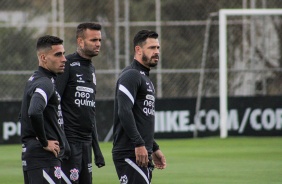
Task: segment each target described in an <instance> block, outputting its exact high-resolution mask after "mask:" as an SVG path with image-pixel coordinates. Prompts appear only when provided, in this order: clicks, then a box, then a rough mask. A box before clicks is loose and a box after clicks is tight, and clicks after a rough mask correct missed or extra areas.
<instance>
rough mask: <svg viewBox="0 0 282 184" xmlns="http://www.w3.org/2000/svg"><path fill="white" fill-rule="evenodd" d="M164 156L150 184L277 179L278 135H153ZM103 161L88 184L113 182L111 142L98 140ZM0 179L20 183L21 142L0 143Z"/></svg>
mask: <svg viewBox="0 0 282 184" xmlns="http://www.w3.org/2000/svg"><path fill="white" fill-rule="evenodd" d="M157 142H158V143H159V145H160V147H161V150H162V151H163V153H164V154H165V156H166V159H167V168H166V169H165V170H157V169H155V170H154V172H153V180H152V183H153V184H281V183H282V138H281V137H263V138H262V137H229V138H227V139H220V138H217V137H212V138H198V139H174V140H157ZM100 146H101V149H102V152H103V155H104V157H105V160H106V166H105V167H102V168H100V169H98V168H97V167H96V166H94V165H93V183H95V184H114V183H119V182H118V178H117V175H116V173H115V168H114V165H113V162H112V156H111V148H112V143H111V142H109V143H104V142H101V143H100ZM0 155H1V157H0V183H1V184H22V183H23V174H22V167H21V145H20V144H16V145H1V146H0Z"/></svg>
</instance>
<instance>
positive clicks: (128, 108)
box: [117, 70, 145, 147]
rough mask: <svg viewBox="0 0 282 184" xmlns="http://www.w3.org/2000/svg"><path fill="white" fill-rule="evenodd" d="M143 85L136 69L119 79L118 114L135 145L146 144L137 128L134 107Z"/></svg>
mask: <svg viewBox="0 0 282 184" xmlns="http://www.w3.org/2000/svg"><path fill="white" fill-rule="evenodd" d="M140 85H141V76H140V74H139V73H138V72H137V71H136V70H129V71H127V72H126V73H124V74H123V75H121V77H120V78H119V81H118V89H117V101H118V116H119V118H120V122H121V125H122V127H123V128H124V131H125V133H126V134H127V136H128V137H129V138H130V139H131V140H132V143H133V144H134V145H135V147H139V146H144V145H145V142H144V140H143V139H142V137H141V135H140V133H139V132H138V130H137V126H136V122H135V119H134V114H133V112H132V108H133V106H134V101H135V99H136V95H137V92H138V88H139V87H140Z"/></svg>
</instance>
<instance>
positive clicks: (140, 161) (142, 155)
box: [135, 146, 149, 167]
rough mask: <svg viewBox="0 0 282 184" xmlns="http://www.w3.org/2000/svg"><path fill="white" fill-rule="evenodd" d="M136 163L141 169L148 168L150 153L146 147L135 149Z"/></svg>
mask: <svg viewBox="0 0 282 184" xmlns="http://www.w3.org/2000/svg"><path fill="white" fill-rule="evenodd" d="M135 156H136V163H137V165H138V166H139V167H147V166H148V162H149V159H148V151H147V149H146V147H145V146H140V147H136V148H135Z"/></svg>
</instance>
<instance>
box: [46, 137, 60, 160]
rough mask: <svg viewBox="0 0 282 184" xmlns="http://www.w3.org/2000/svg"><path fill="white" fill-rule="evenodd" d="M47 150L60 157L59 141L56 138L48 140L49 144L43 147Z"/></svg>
mask: <svg viewBox="0 0 282 184" xmlns="http://www.w3.org/2000/svg"><path fill="white" fill-rule="evenodd" d="M43 148H44V149H45V150H47V151H50V152H52V153H53V154H54V155H55V157H58V155H59V153H60V146H59V142H58V141H56V140H48V146H46V147H43Z"/></svg>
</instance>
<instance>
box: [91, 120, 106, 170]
mask: <svg viewBox="0 0 282 184" xmlns="http://www.w3.org/2000/svg"><path fill="white" fill-rule="evenodd" d="M92 127H93V129H92V148H93V152H94V159H95V160H94V161H95V165H96V166H97V167H98V168H100V167H103V166H105V159H104V156H103V154H102V151H101V149H100V146H99V140H98V133H97V126H96V118H95V117H94V121H93V125H92Z"/></svg>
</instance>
